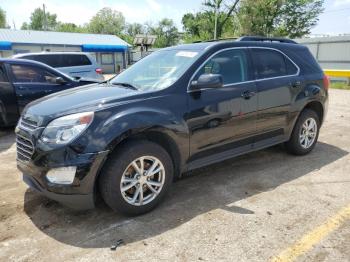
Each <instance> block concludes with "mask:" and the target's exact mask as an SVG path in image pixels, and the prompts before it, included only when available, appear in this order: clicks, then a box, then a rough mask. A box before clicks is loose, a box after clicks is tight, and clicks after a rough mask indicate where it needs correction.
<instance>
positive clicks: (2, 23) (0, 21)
mask: <svg viewBox="0 0 350 262" xmlns="http://www.w3.org/2000/svg"><path fill="white" fill-rule="evenodd" d="M5 27H6V12H5V11H4V10H3V9H2V8H1V7H0V28H5Z"/></svg>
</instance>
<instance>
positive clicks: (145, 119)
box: [79, 107, 189, 162]
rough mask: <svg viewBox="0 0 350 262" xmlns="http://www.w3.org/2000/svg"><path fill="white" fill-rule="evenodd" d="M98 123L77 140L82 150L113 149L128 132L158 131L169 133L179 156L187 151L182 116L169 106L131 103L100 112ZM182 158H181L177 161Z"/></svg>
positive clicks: (166, 134) (132, 134)
mask: <svg viewBox="0 0 350 262" xmlns="http://www.w3.org/2000/svg"><path fill="white" fill-rule="evenodd" d="M100 119H103V121H98V122H99V125H98V126H97V127H94V128H93V129H92V130H91V131H90V132H88V133H87V134H86V135H85V136H84V137H82V138H81V139H80V141H79V144H80V145H85V146H86V148H85V150H84V151H86V152H98V151H104V150H110V151H111V150H113V149H114V148H115V146H117V145H118V144H119V143H120V142H121V141H123V140H124V139H127V138H129V137H131V136H134V135H137V134H142V133H146V132H147V133H149V132H158V133H161V134H162V135H164V136H167V137H169V138H170V139H171V140H172V141H173V142H174V145H176V147H177V150H178V151H179V154H180V157H181V159H185V158H186V156H187V157H188V154H189V131H188V128H187V125H186V123H185V121H184V120H183V118H181V117H180V116H177V115H175V114H174V113H172V112H171V111H169V110H159V109H154V108H150V107H132V108H129V109H124V110H121V111H119V112H117V113H115V114H111V115H110V116H108V117H105V116H101V118H100ZM181 162H182V161H181Z"/></svg>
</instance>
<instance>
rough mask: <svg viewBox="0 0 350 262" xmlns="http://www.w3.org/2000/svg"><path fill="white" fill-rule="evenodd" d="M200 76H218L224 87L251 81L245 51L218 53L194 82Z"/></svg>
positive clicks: (196, 77) (232, 50) (197, 76)
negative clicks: (221, 79)
mask: <svg viewBox="0 0 350 262" xmlns="http://www.w3.org/2000/svg"><path fill="white" fill-rule="evenodd" d="M202 74H220V75H222V77H223V80H224V85H227V84H234V83H240V82H244V81H249V80H251V78H250V77H249V76H250V74H249V71H248V57H247V53H246V50H239V49H231V50H227V51H223V52H220V53H218V54H217V55H215V56H214V57H212V58H211V59H210V60H209V61H207V63H206V64H205V65H204V66H203V67H202V68H201V69H200V70H199V72H198V73H197V75H196V76H195V78H194V80H197V79H198V78H199V77H200V76H201V75H202Z"/></svg>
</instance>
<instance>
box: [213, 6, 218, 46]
mask: <svg viewBox="0 0 350 262" xmlns="http://www.w3.org/2000/svg"><path fill="white" fill-rule="evenodd" d="M217 27H218V0H215V26H214V40H216V38H217Z"/></svg>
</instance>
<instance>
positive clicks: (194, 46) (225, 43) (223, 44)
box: [165, 39, 307, 51]
mask: <svg viewBox="0 0 350 262" xmlns="http://www.w3.org/2000/svg"><path fill="white" fill-rule="evenodd" d="M230 47H263V48H275V49H305V48H307V47H305V46H303V45H300V44H297V43H293V42H292V41H291V42H275V41H269V42H268V41H245V40H244V41H237V40H232V39H229V40H218V41H208V42H199V43H191V44H182V45H177V46H172V47H168V48H165V50H196V51H204V50H208V49H212V48H215V49H221V48H230Z"/></svg>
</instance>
